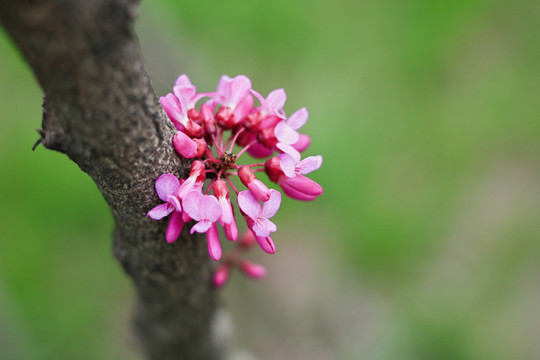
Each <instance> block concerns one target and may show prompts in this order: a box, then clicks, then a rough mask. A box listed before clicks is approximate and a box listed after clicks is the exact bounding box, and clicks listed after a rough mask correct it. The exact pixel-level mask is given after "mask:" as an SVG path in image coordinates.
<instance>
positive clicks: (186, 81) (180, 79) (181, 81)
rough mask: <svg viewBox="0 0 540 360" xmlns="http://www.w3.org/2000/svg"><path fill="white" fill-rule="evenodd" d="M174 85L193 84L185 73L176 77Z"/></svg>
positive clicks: (184, 85)
mask: <svg viewBox="0 0 540 360" xmlns="http://www.w3.org/2000/svg"><path fill="white" fill-rule="evenodd" d="M174 85H175V86H182V87H186V86H193V84H192V83H191V81H190V80H189V77H188V76H187V75H186V74H182V75H180V76H179V77H178V79H176V82H175V83H174Z"/></svg>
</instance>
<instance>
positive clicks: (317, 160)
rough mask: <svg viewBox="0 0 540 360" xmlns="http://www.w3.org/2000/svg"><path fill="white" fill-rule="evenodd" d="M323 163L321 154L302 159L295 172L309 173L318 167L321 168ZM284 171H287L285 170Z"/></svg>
mask: <svg viewBox="0 0 540 360" xmlns="http://www.w3.org/2000/svg"><path fill="white" fill-rule="evenodd" d="M321 165H322V156H320V155H317V156H310V157H307V158H305V159H304V160H302V161H300V162H299V163H298V164H296V166H295V172H296V173H297V174H299V175H305V174H309V173H310V172H312V171H315V170H317V169H318V168H320V167H321ZM282 168H283V166H282ZM283 172H285V170H284V171H283ZM285 175H287V173H285ZM287 176H288V175H287Z"/></svg>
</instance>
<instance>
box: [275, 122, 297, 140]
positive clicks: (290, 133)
mask: <svg viewBox="0 0 540 360" xmlns="http://www.w3.org/2000/svg"><path fill="white" fill-rule="evenodd" d="M274 135H275V136H276V138H277V139H278V141H279V142H280V143H284V144H294V143H296V142H297V141H298V140H299V139H300V135H299V134H298V133H297V132H296V130H294V129H293V128H292V127H290V126H289V125H288V124H287V123H286V122H285V121H281V122H279V123H278V124H277V125H276V127H275V129H274Z"/></svg>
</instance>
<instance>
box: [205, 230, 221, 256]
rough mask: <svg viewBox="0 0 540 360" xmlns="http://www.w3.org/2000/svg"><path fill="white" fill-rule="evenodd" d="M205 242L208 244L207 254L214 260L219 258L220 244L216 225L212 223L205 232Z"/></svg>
mask: <svg viewBox="0 0 540 360" xmlns="http://www.w3.org/2000/svg"><path fill="white" fill-rule="evenodd" d="M206 242H207V244H208V254H209V255H210V257H211V258H212V260H214V261H218V260H219V259H221V254H222V251H221V244H220V243H219V234H218V229H217V225H216V224H215V223H214V224H213V225H212V226H211V227H210V229H209V230H208V232H207V233H206Z"/></svg>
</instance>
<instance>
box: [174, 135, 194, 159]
mask: <svg viewBox="0 0 540 360" xmlns="http://www.w3.org/2000/svg"><path fill="white" fill-rule="evenodd" d="M173 145H174V148H175V150H176V151H177V152H178V153H179V154H180V155H181V156H182V157H184V158H186V159H191V158H194V157H195V155H196V154H197V143H196V142H195V141H194V140H193V139H192V138H190V137H189V136H187V135H186V134H184V132H182V131H177V132H176V134H174V136H173Z"/></svg>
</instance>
